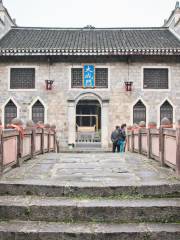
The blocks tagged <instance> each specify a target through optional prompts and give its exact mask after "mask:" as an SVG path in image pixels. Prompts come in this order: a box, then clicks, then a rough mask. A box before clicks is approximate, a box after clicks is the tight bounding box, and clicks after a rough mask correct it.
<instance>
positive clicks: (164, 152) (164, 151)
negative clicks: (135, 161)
mask: <svg viewBox="0 0 180 240" xmlns="http://www.w3.org/2000/svg"><path fill="white" fill-rule="evenodd" d="M127 140H128V141H127V147H128V150H129V151H130V152H136V153H139V154H143V155H146V156H147V157H148V158H151V159H155V160H156V161H159V162H160V163H161V166H165V165H167V166H169V167H171V168H173V169H174V170H176V172H177V174H178V175H180V128H177V129H172V128H160V129H145V128H139V129H135V130H130V131H128V134H127Z"/></svg>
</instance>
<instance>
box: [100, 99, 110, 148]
mask: <svg viewBox="0 0 180 240" xmlns="http://www.w3.org/2000/svg"><path fill="white" fill-rule="evenodd" d="M108 110H109V101H103V102H102V109H101V111H102V112H101V142H102V147H103V148H108V145H109V144H108V143H109V134H108V128H109V117H108V114H109V111H108Z"/></svg>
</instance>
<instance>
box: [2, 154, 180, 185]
mask: <svg viewBox="0 0 180 240" xmlns="http://www.w3.org/2000/svg"><path fill="white" fill-rule="evenodd" d="M0 183H14V184H15V183H18V184H19V183H21V184H47V185H50V184H51V185H57V186H59V185H61V186H62V185H63V186H78V187H91V186H96V187H101V186H140V185H141V186H142V185H161V184H180V181H179V180H178V179H177V178H176V176H175V173H174V171H173V170H171V169H169V168H162V167H160V166H159V164H158V163H157V162H156V161H154V160H149V159H147V158H146V157H143V156H140V155H138V154H131V153H125V154H118V153H115V154H113V153H60V154H55V153H50V154H45V155H41V156H38V157H36V158H35V159H33V160H29V161H27V162H26V163H24V164H23V165H22V166H21V167H20V168H15V169H13V170H11V171H9V172H7V173H6V174H4V176H3V178H2V179H1V180H0Z"/></svg>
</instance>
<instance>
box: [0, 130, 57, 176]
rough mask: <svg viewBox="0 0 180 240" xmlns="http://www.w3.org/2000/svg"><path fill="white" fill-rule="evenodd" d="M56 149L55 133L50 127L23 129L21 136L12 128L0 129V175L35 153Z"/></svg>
mask: <svg viewBox="0 0 180 240" xmlns="http://www.w3.org/2000/svg"><path fill="white" fill-rule="evenodd" d="M55 151H56V134H55V132H54V131H52V130H50V129H25V130H24V136H23V138H22V137H21V136H20V134H19V132H18V131H17V130H14V129H5V130H2V129H0V175H2V174H3V172H4V171H5V170H6V169H7V168H9V167H12V166H20V165H21V164H22V162H23V161H25V160H27V159H31V158H33V157H34V156H35V155H38V154H44V153H46V152H55Z"/></svg>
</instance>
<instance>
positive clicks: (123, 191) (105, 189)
mask: <svg viewBox="0 0 180 240" xmlns="http://www.w3.org/2000/svg"><path fill="white" fill-rule="evenodd" d="M45 182H46V181H45V180H42V181H39V180H34V181H33V180H27V181H22V183H21V181H20V182H19V181H17V182H16V180H14V182H13V183H12V182H10V183H8V182H7V181H6V182H3V181H1V182H0V195H14V196H15V195H38V196H49V197H69V196H74V197H79V196H80V197H81V196H89V197H91V196H92V197H115V196H120V195H131V196H134V195H135V196H136V195H142V196H148V197H150V196H153V197H164V196H166V197H167V196H171V197H172V196H173V197H180V184H159V185H158V184H155V185H151V184H148V183H147V184H142V185H126V184H124V185H123V183H121V184H119V185H118V186H110V185H108V183H107V184H105V185H104V186H103V185H102V184H101V186H93V185H92V186H91V183H89V185H88V186H87V185H84V183H81V182H79V183H78V184H79V185H74V186H73V183H72V186H68V185H64V186H63V185H58V184H56V185H55V184H54V182H52V183H51V182H50V181H48V182H47V183H45Z"/></svg>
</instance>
